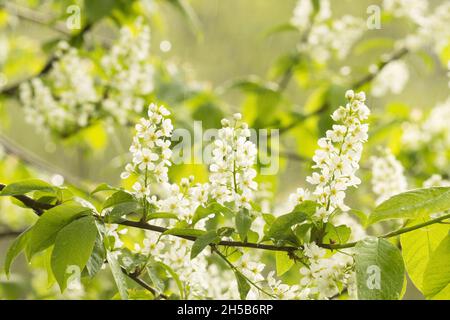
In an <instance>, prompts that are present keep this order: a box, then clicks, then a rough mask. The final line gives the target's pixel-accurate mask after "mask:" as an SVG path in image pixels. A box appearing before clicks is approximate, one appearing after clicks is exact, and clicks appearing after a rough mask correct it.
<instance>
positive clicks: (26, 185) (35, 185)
mask: <svg viewBox="0 0 450 320" xmlns="http://www.w3.org/2000/svg"><path fill="white" fill-rule="evenodd" d="M38 190H39V191H48V192H54V191H55V188H54V187H53V186H52V185H51V184H48V183H47V182H45V181H42V180H38V179H30V180H24V181H19V182H15V183H11V184H9V185H7V186H6V187H5V188H4V189H3V190H2V191H1V192H0V196H17V195H23V194H26V193H28V192H32V191H38Z"/></svg>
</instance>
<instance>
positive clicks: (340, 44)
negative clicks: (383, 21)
mask: <svg viewBox="0 0 450 320" xmlns="http://www.w3.org/2000/svg"><path fill="white" fill-rule="evenodd" d="M313 12H314V6H313V4H312V1H311V0H300V1H298V3H297V6H296V7H295V9H294V14H293V17H292V18H291V23H292V24H293V25H294V26H296V27H297V28H299V30H300V31H304V32H305V30H308V26H310V27H309V28H310V29H309V36H308V37H307V38H306V39H305V40H306V41H305V42H302V43H300V44H299V48H298V49H299V51H300V52H307V53H308V54H309V55H310V56H311V57H312V58H313V59H314V60H316V61H318V62H320V63H325V62H326V61H328V60H329V59H330V58H331V57H332V56H336V57H337V58H338V59H340V60H342V59H344V58H345V57H346V56H347V55H348V53H349V51H350V49H351V48H352V46H353V44H354V43H355V42H356V41H357V40H358V39H359V38H360V37H361V36H362V34H363V33H364V30H365V29H366V24H365V21H364V20H363V19H360V18H357V17H354V16H351V15H344V16H342V17H341V18H339V19H333V20H332V19H331V18H332V12H331V9H330V2H329V0H325V1H321V2H320V8H319V10H318V12H317V13H316V14H315V15H314V17H313ZM312 20H313V21H312Z"/></svg>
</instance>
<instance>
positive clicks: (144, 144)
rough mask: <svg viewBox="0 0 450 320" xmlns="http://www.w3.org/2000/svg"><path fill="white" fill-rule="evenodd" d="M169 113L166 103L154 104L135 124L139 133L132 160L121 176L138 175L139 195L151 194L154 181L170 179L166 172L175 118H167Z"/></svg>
mask: <svg viewBox="0 0 450 320" xmlns="http://www.w3.org/2000/svg"><path fill="white" fill-rule="evenodd" d="M169 115H170V112H169V111H168V110H167V109H166V108H165V107H164V106H157V105H155V104H151V105H150V106H149V109H148V119H145V118H142V119H141V120H140V121H139V123H138V124H136V127H135V129H136V135H135V136H134V138H133V143H132V145H131V147H130V152H131V154H132V161H131V162H130V163H128V164H127V165H126V166H125V171H124V172H123V173H122V174H121V178H122V179H127V178H128V177H130V175H132V174H134V175H136V176H137V177H138V181H137V182H136V183H135V184H134V185H133V190H134V195H135V196H136V197H137V198H140V199H144V198H149V196H150V194H151V192H150V183H151V182H157V183H161V184H164V183H167V182H168V175H167V173H168V167H169V166H170V165H171V161H170V158H171V156H172V150H171V149H170V144H171V141H170V137H171V134H172V130H173V126H172V121H171V120H170V119H168V118H167V116H169ZM150 179H153V180H154V181H151V180H150Z"/></svg>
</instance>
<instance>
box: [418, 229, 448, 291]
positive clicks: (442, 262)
mask: <svg viewBox="0 0 450 320" xmlns="http://www.w3.org/2000/svg"><path fill="white" fill-rule="evenodd" d="M423 284H424V288H423V294H424V295H425V297H426V298H428V299H429V298H439V299H448V298H450V295H449V293H450V290H449V288H448V287H449V285H450V234H447V236H446V237H445V238H444V239H443V240H442V241H441V243H440V244H439V246H438V247H437V248H436V250H435V251H434V252H433V253H432V255H431V257H430V261H429V262H428V264H427V267H426V269H425V274H424V275H423ZM444 291H445V295H444V294H442V293H443V292H444Z"/></svg>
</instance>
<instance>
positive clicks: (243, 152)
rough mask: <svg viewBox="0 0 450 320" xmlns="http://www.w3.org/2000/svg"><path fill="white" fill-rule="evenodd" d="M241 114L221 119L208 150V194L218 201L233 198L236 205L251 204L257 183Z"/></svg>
mask: <svg viewBox="0 0 450 320" xmlns="http://www.w3.org/2000/svg"><path fill="white" fill-rule="evenodd" d="M241 117H242V116H241V115H240V114H235V115H234V117H233V120H231V121H229V120H227V119H224V120H223V121H222V125H223V127H222V128H221V129H220V130H219V132H218V137H217V139H216V140H215V141H214V148H213V150H212V163H211V165H210V170H211V174H210V176H209V181H210V184H211V190H210V192H211V196H212V197H213V198H214V199H216V200H217V201H218V202H219V203H222V204H223V203H225V202H234V203H235V204H236V207H237V208H246V209H250V208H251V201H252V200H253V199H254V191H255V190H257V188H258V184H257V183H256V182H255V181H254V178H255V177H256V170H255V169H254V168H253V167H254V165H255V163H256V153H257V150H256V146H255V144H254V143H253V142H251V141H250V140H249V138H250V130H249V129H248V125H247V124H246V123H245V122H242V121H241Z"/></svg>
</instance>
